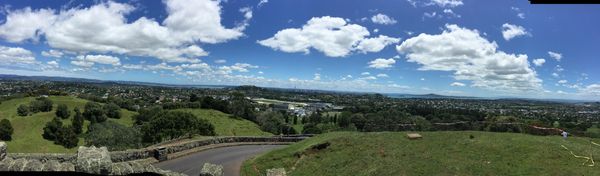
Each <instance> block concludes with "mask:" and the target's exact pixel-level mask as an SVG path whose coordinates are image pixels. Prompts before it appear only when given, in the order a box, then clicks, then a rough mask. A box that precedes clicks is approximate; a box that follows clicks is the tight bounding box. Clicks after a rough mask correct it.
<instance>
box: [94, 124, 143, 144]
mask: <svg viewBox="0 0 600 176" xmlns="http://www.w3.org/2000/svg"><path fill="white" fill-rule="evenodd" d="M84 137H85V142H86V145H94V146H106V147H107V148H108V149H109V150H125V149H130V148H139V147H141V146H142V135H141V133H140V132H139V130H137V129H135V128H132V127H126V126H124V125H121V124H119V123H116V122H112V121H106V122H102V123H95V124H92V125H90V126H89V127H88V131H87V133H86V134H85V136H84Z"/></svg>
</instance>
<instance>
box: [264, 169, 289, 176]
mask: <svg viewBox="0 0 600 176" xmlns="http://www.w3.org/2000/svg"><path fill="white" fill-rule="evenodd" d="M285 175H286V173H285V168H273V169H267V176H285Z"/></svg>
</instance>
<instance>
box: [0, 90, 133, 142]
mask: <svg viewBox="0 0 600 176" xmlns="http://www.w3.org/2000/svg"><path fill="white" fill-rule="evenodd" d="M34 99H35V98H33V97H27V98H19V99H12V100H8V101H3V102H2V103H1V104H0V119H8V120H10V122H11V124H12V126H13V128H14V133H13V136H12V138H13V140H12V141H8V142H7V144H8V152H22V153H42V152H50V153H65V152H75V151H77V148H76V147H75V148H72V149H67V148H64V147H63V146H61V145H56V144H54V142H53V141H49V140H46V139H44V138H42V133H43V128H44V126H46V123H47V122H49V121H51V120H52V118H54V117H55V115H54V113H55V111H56V106H57V105H58V104H66V105H67V106H68V107H69V110H70V111H71V117H70V118H69V119H65V120H63V123H64V124H71V119H72V118H73V116H74V114H75V112H73V109H74V108H75V107H79V109H80V110H82V111H83V107H84V106H85V103H86V102H87V100H84V99H79V98H76V97H69V96H53V97H50V99H51V100H52V102H53V103H54V108H53V109H52V111H51V112H40V113H36V114H34V115H32V116H25V117H21V116H18V115H17V107H18V106H19V105H21V104H28V103H29V102H30V101H33V100H34ZM121 112H122V115H123V116H122V117H121V119H109V120H112V121H116V122H118V123H121V124H123V125H126V126H131V125H132V124H133V120H132V116H133V115H134V114H135V112H132V111H128V110H125V109H122V110H121ZM88 125H89V121H85V124H84V131H85V130H86V129H87V126H88ZM83 144H84V141H83V138H80V140H79V145H83Z"/></svg>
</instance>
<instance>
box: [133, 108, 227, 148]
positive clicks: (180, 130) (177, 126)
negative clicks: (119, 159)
mask: <svg viewBox="0 0 600 176" xmlns="http://www.w3.org/2000/svg"><path fill="white" fill-rule="evenodd" d="M141 131H142V134H143V141H144V142H153V143H154V142H161V141H163V140H169V139H175V138H178V137H182V136H186V135H187V136H188V137H191V136H192V135H194V134H200V135H209V136H212V135H215V129H214V126H213V125H212V124H210V123H209V122H208V121H207V120H204V119H199V118H198V117H196V116H195V115H194V114H192V113H190V112H182V111H164V112H162V113H160V114H158V115H157V116H155V117H153V118H152V119H150V121H148V122H147V123H145V124H144V125H143V126H142V129H141Z"/></svg>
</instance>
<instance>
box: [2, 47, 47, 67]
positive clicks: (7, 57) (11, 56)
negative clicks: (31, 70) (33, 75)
mask: <svg viewBox="0 0 600 176" xmlns="http://www.w3.org/2000/svg"><path fill="white" fill-rule="evenodd" d="M35 63H38V62H37V61H36V60H35V57H34V56H33V53H32V52H31V51H29V50H27V49H24V48H21V47H7V46H0V64H1V65H12V64H35Z"/></svg>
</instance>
